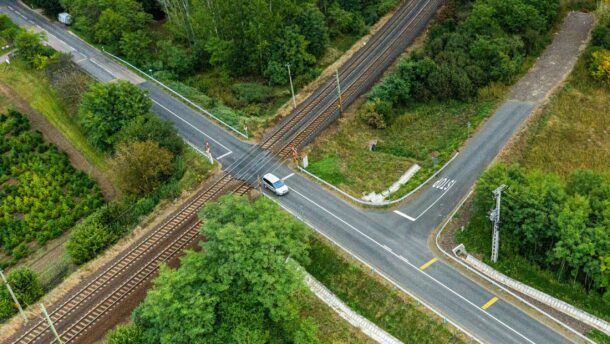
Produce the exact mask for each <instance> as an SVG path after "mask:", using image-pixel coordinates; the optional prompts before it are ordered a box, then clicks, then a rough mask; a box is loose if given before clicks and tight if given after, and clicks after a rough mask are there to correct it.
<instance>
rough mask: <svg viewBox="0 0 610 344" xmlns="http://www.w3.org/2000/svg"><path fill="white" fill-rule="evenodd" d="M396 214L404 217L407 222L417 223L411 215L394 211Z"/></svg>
mask: <svg viewBox="0 0 610 344" xmlns="http://www.w3.org/2000/svg"><path fill="white" fill-rule="evenodd" d="M394 213H395V214H397V215H400V216H402V217H404V218H405V219H407V220H411V221H415V220H416V219H414V218H412V217H411V216H409V215H407V214H405V213H403V212H401V211H398V210H394Z"/></svg>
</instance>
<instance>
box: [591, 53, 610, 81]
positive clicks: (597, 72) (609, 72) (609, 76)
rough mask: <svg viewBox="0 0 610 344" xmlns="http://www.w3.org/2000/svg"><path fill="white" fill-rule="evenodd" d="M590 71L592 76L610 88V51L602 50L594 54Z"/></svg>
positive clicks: (592, 54)
mask: <svg viewBox="0 0 610 344" xmlns="http://www.w3.org/2000/svg"><path fill="white" fill-rule="evenodd" d="M589 70H590V72H591V76H593V77H594V78H595V79H597V80H600V81H602V82H604V83H606V84H607V85H609V86H610V50H606V49H602V50H597V51H594V52H592V53H591V63H590V64H589Z"/></svg>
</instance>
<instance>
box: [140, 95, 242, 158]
mask: <svg viewBox="0 0 610 344" xmlns="http://www.w3.org/2000/svg"><path fill="white" fill-rule="evenodd" d="M150 100H152V102H153V103H155V104H157V105H159V106H160V107H162V108H163V109H164V110H165V111H167V112H169V113H171V114H172V115H174V116H175V117H176V118H178V119H179V120H181V121H182V122H184V123H186V124H188V125H189V126H190V127H191V128H193V129H195V130H197V131H198V132H199V133H200V134H202V135H203V136H205V137H207V138H209V139H210V140H211V141H214V142H216V143H217V144H218V145H219V146H220V147H222V148H224V149H225V150H226V151H228V152H231V153H232V151H231V150H230V149H229V148H227V147H225V145H223V144H222V143H220V142H218V141H216V140H215V139H214V138H213V137H211V136H210V135H208V134H206V133H204V132H203V131H201V130H200V129H199V128H197V127H196V126H194V125H192V124H191V123H190V122H189V121H187V120H185V119H184V118H182V117H180V116H178V115H177V114H175V113H174V112H173V111H172V110H170V109H168V108H166V107H165V106H163V105H161V104H160V103H159V102H158V101H156V100H154V99H153V98H150Z"/></svg>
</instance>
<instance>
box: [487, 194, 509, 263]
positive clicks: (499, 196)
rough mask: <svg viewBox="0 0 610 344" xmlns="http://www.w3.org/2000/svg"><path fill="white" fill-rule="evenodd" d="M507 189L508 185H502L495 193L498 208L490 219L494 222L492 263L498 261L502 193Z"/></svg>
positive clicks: (491, 213)
mask: <svg viewBox="0 0 610 344" xmlns="http://www.w3.org/2000/svg"><path fill="white" fill-rule="evenodd" d="M507 187H508V186H506V184H502V185H500V186H499V187H498V188H497V189H495V190H494V191H493V195H494V198H495V199H496V208H495V209H492V210H491V212H490V213H489V219H490V220H491V221H492V222H493V233H492V237H491V261H492V262H494V263H495V262H497V261H498V251H499V250H500V204H501V203H502V191H504V190H505V189H506V188H507Z"/></svg>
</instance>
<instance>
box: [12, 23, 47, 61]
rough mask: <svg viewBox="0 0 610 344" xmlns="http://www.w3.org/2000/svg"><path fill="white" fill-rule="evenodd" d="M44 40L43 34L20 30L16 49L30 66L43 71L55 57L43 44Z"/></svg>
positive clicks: (16, 38) (16, 40) (16, 37)
mask: <svg viewBox="0 0 610 344" xmlns="http://www.w3.org/2000/svg"><path fill="white" fill-rule="evenodd" d="M44 39H45V36H44V34H43V33H36V32H32V31H27V30H20V31H19V33H18V34H17V35H16V36H15V42H14V44H15V48H17V51H18V54H19V56H20V57H21V58H22V59H23V60H24V61H25V62H26V63H27V64H28V66H30V67H34V68H38V69H42V68H44V67H45V66H46V64H47V63H48V61H49V58H50V57H51V56H52V55H53V51H52V50H51V49H50V48H48V47H46V46H44V45H43V44H42V41H43V40H44Z"/></svg>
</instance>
